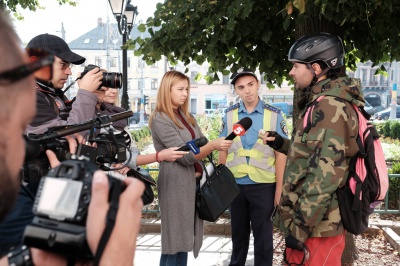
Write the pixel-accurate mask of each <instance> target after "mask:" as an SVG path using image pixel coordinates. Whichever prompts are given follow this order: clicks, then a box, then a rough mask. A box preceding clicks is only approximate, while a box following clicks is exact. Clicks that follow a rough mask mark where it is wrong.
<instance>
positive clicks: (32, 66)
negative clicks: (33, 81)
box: [0, 48, 54, 85]
mask: <svg viewBox="0 0 400 266" xmlns="http://www.w3.org/2000/svg"><path fill="white" fill-rule="evenodd" d="M26 52H27V54H28V56H29V58H30V60H31V62H30V63H28V64H25V65H22V66H19V67H17V68H14V69H11V70H7V71H5V72H2V73H0V84H3V85H7V84H11V83H13V82H16V81H19V80H21V79H23V78H25V77H27V76H29V75H32V74H34V76H35V78H37V79H41V80H50V79H51V78H52V76H53V62H54V55H51V54H50V53H48V52H46V51H44V50H41V49H36V48H27V49H26Z"/></svg>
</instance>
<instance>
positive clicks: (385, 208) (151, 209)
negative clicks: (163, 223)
mask: <svg viewBox="0 0 400 266" xmlns="http://www.w3.org/2000/svg"><path fill="white" fill-rule="evenodd" d="M146 170H147V171H149V172H152V171H153V172H158V168H149V169H146ZM390 178H400V174H389V179H390ZM389 193H390V189H389V190H388V192H387V194H386V197H385V200H384V201H383V202H382V204H381V205H380V207H379V208H375V209H374V213H384V214H386V213H391V214H393V213H400V187H399V188H398V189H397V193H398V197H397V199H399V200H398V202H397V205H398V208H397V209H391V210H389ZM157 203H158V201H157V198H156V199H155V203H154V202H153V203H152V204H151V205H149V206H145V207H144V208H143V211H142V213H154V214H157V218H159V217H160V207H159V205H158V204H157Z"/></svg>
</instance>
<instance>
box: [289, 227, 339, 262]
mask: <svg viewBox="0 0 400 266" xmlns="http://www.w3.org/2000/svg"><path fill="white" fill-rule="evenodd" d="M345 239H346V233H343V234H342V235H338V236H334V237H311V238H308V239H307V240H306V242H305V246H306V247H307V248H306V249H307V250H306V251H299V250H295V249H291V248H286V250H285V252H286V254H285V255H286V256H285V258H284V259H285V265H290V266H295V265H305V266H322V265H325V266H340V265H341V260H342V253H343V250H344V245H345V242H346V241H345ZM303 259H304V260H303Z"/></svg>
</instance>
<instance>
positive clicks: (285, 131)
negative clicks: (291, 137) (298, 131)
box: [280, 120, 289, 136]
mask: <svg viewBox="0 0 400 266" xmlns="http://www.w3.org/2000/svg"><path fill="white" fill-rule="evenodd" d="M280 127H281V129H282V132H283V133H285V134H286V136H287V135H288V134H289V132H288V129H287V126H286V121H285V120H282V121H281V123H280Z"/></svg>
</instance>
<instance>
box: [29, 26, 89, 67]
mask: <svg viewBox="0 0 400 266" xmlns="http://www.w3.org/2000/svg"><path fill="white" fill-rule="evenodd" d="M27 48H41V49H45V50H47V51H49V52H53V53H54V55H55V56H57V57H59V58H61V59H62V60H64V61H66V62H69V63H72V64H74V65H80V64H82V63H83V62H85V60H86V58H84V57H82V56H80V55H78V54H76V53H74V52H72V51H71V49H69V47H68V44H67V43H66V42H65V41H64V40H63V39H61V38H60V37H58V36H55V35H51V34H48V33H45V34H40V35H38V36H36V37H34V38H33V39H32V40H30V41H29V43H28V45H27Z"/></svg>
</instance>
